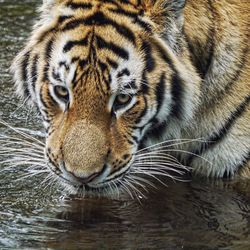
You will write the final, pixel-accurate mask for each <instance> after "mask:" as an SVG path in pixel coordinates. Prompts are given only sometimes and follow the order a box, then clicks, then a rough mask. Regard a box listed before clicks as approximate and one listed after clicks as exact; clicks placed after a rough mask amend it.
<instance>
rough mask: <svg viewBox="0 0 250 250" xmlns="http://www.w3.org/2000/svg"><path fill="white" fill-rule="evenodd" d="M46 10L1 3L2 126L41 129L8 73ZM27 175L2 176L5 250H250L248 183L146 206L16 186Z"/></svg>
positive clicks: (159, 194)
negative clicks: (38, 12)
mask: <svg viewBox="0 0 250 250" xmlns="http://www.w3.org/2000/svg"><path fill="white" fill-rule="evenodd" d="M38 2H39V1H35V0H29V1H28V0H25V1H23V0H22V1H21V0H19V1H18V0H0V27H1V28H0V76H1V77H0V118H1V119H3V120H5V121H7V122H9V123H11V124H12V125H13V126H16V127H25V128H27V129H28V130H29V132H30V133H31V132H32V131H33V130H36V131H42V126H41V121H40V119H39V117H37V116H36V115H35V113H34V112H32V111H31V110H29V109H28V108H27V107H25V106H23V107H22V103H19V102H18V100H17V99H16V98H15V97H13V86H12V81H11V76H10V74H9V72H8V67H9V65H10V62H11V60H12V59H13V57H14V56H15V54H16V53H17V51H19V50H20V48H21V47H22V46H23V44H24V43H25V39H26V38H27V36H28V33H29V31H30V30H31V27H32V24H33V22H34V19H35V17H36V13H35V8H36V7H37V5H38ZM0 132H1V133H5V134H6V133H7V134H10V133H11V132H10V131H9V130H8V129H6V128H5V127H4V126H2V125H0ZM0 160H1V159H0ZM4 167H5V166H4V165H3V164H2V165H0V171H1V169H3V168H4ZM20 172H22V169H20V168H19V169H17V170H11V171H8V172H1V173H0V249H3V248H13V249H22V248H23V249H27V248H29V247H31V248H39V249H48V248H49V249H197V250H201V249H250V184H249V182H247V181H234V182H232V181H222V180H221V181H216V182H215V181H204V180H193V181H192V182H187V183H173V182H171V181H168V187H164V186H160V185H158V190H152V191H151V192H150V193H149V194H147V199H141V200H140V202H138V201H137V200H135V201H133V200H131V199H129V198H126V199H125V198H124V199H122V200H115V199H105V198H102V199H94V198H92V199H91V198H87V199H82V198H77V197H68V198H66V197H63V196H62V195H61V193H60V192H57V190H54V189H53V188H52V189H46V190H44V189H43V188H42V187H41V186H40V184H41V182H42V180H43V178H42V177H33V178H28V179H27V180H25V179H24V180H21V181H16V179H17V178H19V176H20Z"/></svg>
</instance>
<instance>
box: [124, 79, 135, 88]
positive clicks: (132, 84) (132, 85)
mask: <svg viewBox="0 0 250 250" xmlns="http://www.w3.org/2000/svg"><path fill="white" fill-rule="evenodd" d="M135 82H136V81H135V79H133V80H132V81H130V82H129V83H128V84H125V85H124V86H123V88H125V89H129V90H136V89H137V86H136V83H135Z"/></svg>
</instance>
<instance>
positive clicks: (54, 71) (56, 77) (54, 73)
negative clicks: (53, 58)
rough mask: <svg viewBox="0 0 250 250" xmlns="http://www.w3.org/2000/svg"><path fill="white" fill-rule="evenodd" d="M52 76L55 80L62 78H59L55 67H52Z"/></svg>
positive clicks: (59, 80) (60, 80)
mask: <svg viewBox="0 0 250 250" xmlns="http://www.w3.org/2000/svg"><path fill="white" fill-rule="evenodd" d="M52 77H53V78H54V79H55V80H56V81H58V82H62V79H61V78H60V75H59V74H58V73H57V72H56V69H55V68H53V70H52Z"/></svg>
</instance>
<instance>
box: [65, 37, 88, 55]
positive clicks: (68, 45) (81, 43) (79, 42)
mask: <svg viewBox="0 0 250 250" xmlns="http://www.w3.org/2000/svg"><path fill="white" fill-rule="evenodd" d="M88 40H89V33H88V34H87V36H86V37H85V38H84V39H81V40H75V41H68V42H67V43H66V44H65V45H64V47H63V52H64V53H67V52H69V51H70V50H71V49H72V48H73V47H74V46H87V45H88Z"/></svg>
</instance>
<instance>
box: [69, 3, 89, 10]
mask: <svg viewBox="0 0 250 250" xmlns="http://www.w3.org/2000/svg"><path fill="white" fill-rule="evenodd" d="M66 6H67V7H69V8H71V9H73V10H76V9H83V10H90V9H92V7H93V5H92V4H91V3H74V2H73V3H72V2H71V3H68V4H67V5H66Z"/></svg>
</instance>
